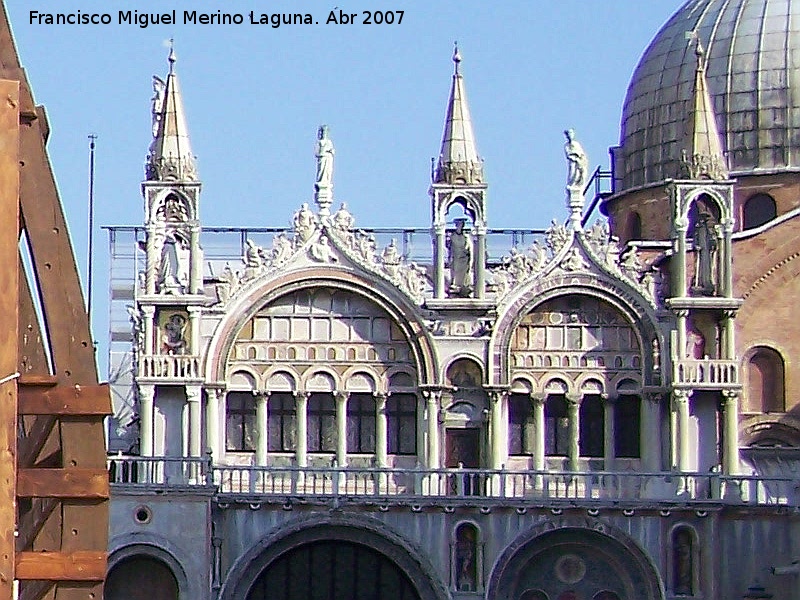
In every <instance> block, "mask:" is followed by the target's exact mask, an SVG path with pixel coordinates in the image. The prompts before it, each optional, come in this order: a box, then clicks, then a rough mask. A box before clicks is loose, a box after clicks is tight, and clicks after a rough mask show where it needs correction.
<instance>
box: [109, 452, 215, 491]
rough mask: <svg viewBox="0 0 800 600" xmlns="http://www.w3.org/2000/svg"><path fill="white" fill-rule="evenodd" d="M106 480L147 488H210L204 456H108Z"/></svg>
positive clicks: (208, 468)
mask: <svg viewBox="0 0 800 600" xmlns="http://www.w3.org/2000/svg"><path fill="white" fill-rule="evenodd" d="M107 464H108V480H109V482H111V483H112V484H118V485H122V486H130V487H132V488H147V489H149V490H152V489H159V490H167V489H178V488H185V487H196V486H210V485H213V481H212V477H211V461H210V460H209V459H208V458H207V457H202V458H188V457H176V458H172V457H146V456H124V455H122V454H118V455H115V456H109V457H108V459H107Z"/></svg>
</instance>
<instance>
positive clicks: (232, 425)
mask: <svg viewBox="0 0 800 600" xmlns="http://www.w3.org/2000/svg"><path fill="white" fill-rule="evenodd" d="M225 439H226V448H227V449H228V450H229V451H230V452H255V449H256V407H255V403H254V402H253V393H252V392H228V398H227V401H226V415H225Z"/></svg>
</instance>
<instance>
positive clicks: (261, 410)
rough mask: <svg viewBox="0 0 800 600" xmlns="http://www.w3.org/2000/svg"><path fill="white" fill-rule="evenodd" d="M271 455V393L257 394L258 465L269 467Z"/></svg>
mask: <svg viewBox="0 0 800 600" xmlns="http://www.w3.org/2000/svg"><path fill="white" fill-rule="evenodd" d="M268 454H269V392H258V393H257V394H256V465H257V466H260V467H265V466H267V456H268Z"/></svg>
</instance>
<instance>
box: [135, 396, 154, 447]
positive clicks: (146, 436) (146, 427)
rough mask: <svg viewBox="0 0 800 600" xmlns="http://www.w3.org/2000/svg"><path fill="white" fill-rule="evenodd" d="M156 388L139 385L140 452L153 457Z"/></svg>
mask: <svg viewBox="0 0 800 600" xmlns="http://www.w3.org/2000/svg"><path fill="white" fill-rule="evenodd" d="M155 395H156V386H154V385H141V384H140V385H139V452H140V453H141V455H142V456H153V403H154V399H155Z"/></svg>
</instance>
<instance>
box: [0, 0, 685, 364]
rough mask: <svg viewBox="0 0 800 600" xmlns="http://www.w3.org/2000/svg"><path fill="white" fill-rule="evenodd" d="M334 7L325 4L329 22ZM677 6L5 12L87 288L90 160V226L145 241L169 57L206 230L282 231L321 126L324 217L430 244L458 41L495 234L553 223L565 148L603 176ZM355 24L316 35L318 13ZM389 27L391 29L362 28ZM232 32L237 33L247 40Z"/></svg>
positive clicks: (99, 327) (119, 2)
mask: <svg viewBox="0 0 800 600" xmlns="http://www.w3.org/2000/svg"><path fill="white" fill-rule="evenodd" d="M334 2H337V3H336V4H335V3H334ZM680 4H681V2H680V0H647V1H646V2H642V1H641V0H557V1H550V2H543V1H540V0H527V1H523V0H519V1H518V0H503V1H498V2H490V1H488V0H480V1H479V0H458V1H456V0H439V1H421V0H420V1H417V0H396V1H395V2H387V1H384V0H381V1H380V2H375V1H374V0H356V1H352V0H346V3H345V2H343V0H332V1H329V2H325V1H321V0H273V1H270V2H266V1H264V0H261V1H257V0H139V1H138V2H134V0H35V1H34V0H6V7H7V10H8V12H9V15H10V18H11V22H12V26H13V29H14V34H15V36H16V40H17V45H18V49H19V52H20V55H21V59H22V63H23V65H24V66H25V67H26V69H27V72H28V77H29V78H30V80H31V82H32V85H33V89H34V93H35V97H36V101H37V102H38V103H41V104H44V105H45V106H46V107H47V109H48V114H49V118H50V122H51V128H52V133H51V139H50V142H49V150H50V156H51V160H52V162H53V167H54V171H55V173H56V177H57V180H58V183H59V188H60V191H61V197H62V201H63V203H64V206H65V210H66V213H67V219H68V221H69V223H70V228H71V232H72V236H73V243H74V245H75V248H76V252H77V254H78V260H79V264H80V265H81V269H82V270H84V271H85V265H86V248H87V237H88V233H87V188H88V185H87V179H88V140H87V136H88V134H90V133H95V134H96V135H97V136H98V141H97V163H96V164H97V176H96V188H95V190H96V195H95V198H96V212H95V223H96V225H97V227H98V228H99V226H100V225H112V224H113V225H138V224H141V222H142V204H141V196H140V186H139V184H140V182H141V180H142V178H143V162H144V157H145V154H146V151H147V147H148V145H149V143H150V137H149V136H150V112H149V111H150V97H151V95H152V86H151V76H152V75H153V74H158V75H161V76H162V77H163V76H164V74H165V73H166V70H167V61H166V57H167V53H168V49H167V47H166V45H165V41H166V40H168V39H169V38H174V39H175V49H176V53H177V56H178V63H177V69H178V73H179V75H180V78H181V86H182V90H183V94H184V100H185V106H186V111H187V113H188V118H189V128H190V132H191V137H192V145H193V150H194V153H195V154H196V155H197V158H198V169H199V173H200V177H201V179H202V181H203V184H204V188H203V196H202V206H201V217H202V219H203V222H204V224H206V225H234V226H235V225H242V226H245V225H247V226H260V225H263V226H280V225H284V224H288V223H289V221H290V218H291V214H292V212H293V211H294V210H295V209H296V208H297V207H298V206H299V205H300V204H301V203H302V202H306V201H310V200H311V198H312V193H313V179H314V169H315V162H314V156H313V151H314V142H315V135H316V130H317V127H318V125H320V124H321V123H326V124H328V125H329V126H330V135H331V138H332V139H333V141H334V143H335V145H336V168H335V180H334V184H335V192H334V193H335V197H336V200H337V202H338V201H346V202H347V203H348V205H349V207H350V210H351V212H352V213H353V214H354V215H355V217H356V222H357V224H360V225H362V226H375V227H381V226H397V225H402V226H422V227H425V226H428V225H429V223H430V204H429V198H428V194H427V192H428V187H429V183H430V160H431V157H432V156H435V155H436V154H437V153H438V150H439V145H440V141H441V134H442V125H443V120H444V111H445V105H446V100H447V96H448V93H449V89H450V81H451V75H452V71H453V64H452V62H451V56H452V49H453V41H454V40H458V43H459V47H460V48H461V53H462V55H463V63H462V73H463V74H464V77H465V82H466V89H467V97H468V99H469V103H470V108H471V112H472V119H473V124H474V128H475V134H476V137H477V140H478V150H479V152H480V154H481V155H482V157H483V158H484V160H485V165H486V177H487V180H488V183H489V226H490V227H541V226H545V225H546V224H547V223H549V222H550V220H551V219H552V218H553V217H558V218H559V219H561V218H563V217H564V216H565V208H564V189H563V186H564V180H565V172H566V171H565V163H564V157H563V141H564V138H563V133H562V132H563V130H564V129H566V128H568V127H572V128H574V129H575V130H576V132H577V137H578V139H579V140H580V141H581V142H582V144H583V145H584V147H585V148H586V151H587V153H588V155H589V159H590V163H591V164H593V165H594V166H596V165H599V164H602V165H604V166H607V165H608V147H609V146H611V145H614V144H615V143H617V141H618V138H619V117H620V111H621V106H622V102H623V99H624V96H625V90H626V88H627V85H628V81H629V79H630V76H631V73H632V71H633V69H634V67H635V65H636V63H637V62H638V60H639V58H640V56H641V54H642V52H643V51H644V49H645V48H646V46H647V44H648V43H649V41H650V39H652V37H653V36H654V35H655V33H656V31H657V30H658V29H659V28H660V27H661V25H662V24H663V23H664V22H666V20H667V19H668V17H669V16H670V15H671V14H672V13H673V12H674V11H675V10H677V9H678V7H679V6H680ZM334 7H336V13H337V14H338V11H339V9H343V10H344V11H345V12H347V13H358V17H357V23H356V24H349V25H334V24H327V25H326V24H325V20H326V19H327V17H328V14H329V12H330V11H331V10H332V9H334ZM173 9H174V10H175V11H177V16H178V21H179V23H178V24H177V25H157V26H150V27H147V28H145V29H142V28H139V27H137V26H135V25H120V24H118V23H117V13H118V11H120V10H139V11H140V12H145V11H147V12H164V11H172V10H173ZM31 10H38V11H39V12H42V13H46V12H53V13H55V12H61V13H70V12H72V13H74V12H77V11H80V12H82V13H92V12H99V13H110V14H111V16H112V19H113V22H112V24H111V25H49V26H48V25H37V24H30V22H29V11H31ZM184 10H196V11H203V12H214V13H215V12H216V11H217V10H221V11H223V12H229V13H242V14H244V15H247V13H249V11H251V10H252V11H255V13H256V14H257V15H258V14H260V13H262V12H263V13H281V12H288V13H295V12H302V13H306V12H307V13H310V14H312V16H313V18H314V19H315V20H318V21H319V24H315V25H293V26H288V25H283V26H281V27H279V28H277V29H274V28H272V27H269V26H255V25H248V24H243V25H230V26H226V25H199V24H198V25H191V24H189V25H185V24H183V23H182V13H183V11H184ZM367 10H370V11H375V10H381V11H388V10H403V11H404V15H403V21H402V23H401V24H399V25H396V24H395V25H365V24H362V23H361V20H362V19H363V16H362V14H363V11H367ZM247 20H248V19H247V16H245V21H247ZM106 248H107V243H106V239H105V236H104V234H103V233H101V232H100V231H99V229H98V230H97V231H96V232H95V249H96V252H95V255H96V256H95V257H96V263H95V264H96V267H95V269H96V270H95V282H96V285H95V306H96V311H97V313H98V314H97V315H96V316H95V318H94V322H95V325H96V326H95V338H96V339H97V340H98V342H99V344H100V348H101V352H102V351H103V350H102V348H103V347H104V343H103V340H104V338H105V336H106V333H105V331H104V325H103V323H104V318H105V315H104V314H103V313H104V311H105V310H107V308H106V305H105V303H104V302H102V296H103V295H105V290H106V289H107V280H106V269H107V261H106V258H105V255H106Z"/></svg>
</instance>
